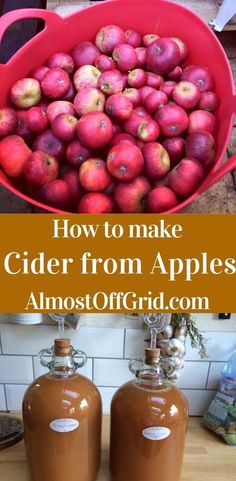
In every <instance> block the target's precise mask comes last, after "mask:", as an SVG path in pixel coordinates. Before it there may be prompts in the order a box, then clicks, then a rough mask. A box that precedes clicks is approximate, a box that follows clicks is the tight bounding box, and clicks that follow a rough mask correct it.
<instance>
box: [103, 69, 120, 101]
mask: <svg viewBox="0 0 236 481" xmlns="http://www.w3.org/2000/svg"><path fill="white" fill-rule="evenodd" d="M98 87H99V88H100V89H101V90H102V92H104V93H105V94H106V95H112V94H119V93H120V92H122V90H123V78H122V75H121V73H120V71H119V70H116V69H112V70H107V71H105V72H102V73H101V75H100V77H99V79H98Z"/></svg>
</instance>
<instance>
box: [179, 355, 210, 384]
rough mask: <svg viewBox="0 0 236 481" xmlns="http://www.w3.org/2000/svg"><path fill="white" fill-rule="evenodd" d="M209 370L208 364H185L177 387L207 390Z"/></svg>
mask: <svg viewBox="0 0 236 481" xmlns="http://www.w3.org/2000/svg"><path fill="white" fill-rule="evenodd" d="M208 370H209V363H208V362H191V361H188V362H185V364H184V368H183V369H182V370H181V371H180V377H179V379H178V381H177V383H176V385H177V387H179V388H181V389H205V388H206V383H207V374H208Z"/></svg>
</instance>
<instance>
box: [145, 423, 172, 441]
mask: <svg viewBox="0 0 236 481" xmlns="http://www.w3.org/2000/svg"><path fill="white" fill-rule="evenodd" d="M170 433H171V431H170V429H168V428H163V427H158V426H153V427H152V428H146V429H144V430H143V436H144V437H145V438H146V439H150V441H160V440H161V439H166V438H168V436H169V435H170Z"/></svg>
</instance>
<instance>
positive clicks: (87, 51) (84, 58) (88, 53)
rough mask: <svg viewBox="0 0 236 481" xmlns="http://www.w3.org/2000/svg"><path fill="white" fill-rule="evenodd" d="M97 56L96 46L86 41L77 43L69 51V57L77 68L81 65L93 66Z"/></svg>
mask: <svg viewBox="0 0 236 481" xmlns="http://www.w3.org/2000/svg"><path fill="white" fill-rule="evenodd" d="M99 55H100V52H99V50H98V48H97V47H96V45H94V44H93V43H92V42H88V41H85V42H80V43H77V44H76V45H75V46H74V48H73V49H72V51H71V56H72V58H73V60H74V62H75V65H76V67H78V68H79V67H82V66H83V65H95V62H96V59H97V57H98V56H99Z"/></svg>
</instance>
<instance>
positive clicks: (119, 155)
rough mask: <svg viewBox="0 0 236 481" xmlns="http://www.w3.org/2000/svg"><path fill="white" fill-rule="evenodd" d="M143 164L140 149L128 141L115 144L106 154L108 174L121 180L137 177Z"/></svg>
mask: <svg viewBox="0 0 236 481" xmlns="http://www.w3.org/2000/svg"><path fill="white" fill-rule="evenodd" d="M143 164H144V161H143V155H142V152H141V150H140V149H139V148H138V147H136V145H132V144H129V143H120V144H117V145H115V146H114V147H112V149H111V150H110V151H109V153H108V156H107V168H108V170H109V172H110V174H111V175H112V176H113V177H114V178H115V179H118V180H120V181H122V182H129V181H130V180H133V179H134V178H135V177H137V176H138V175H139V174H140V173H141V172H142V169H143Z"/></svg>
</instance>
